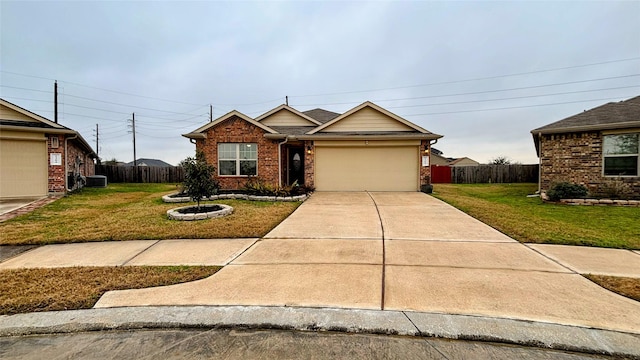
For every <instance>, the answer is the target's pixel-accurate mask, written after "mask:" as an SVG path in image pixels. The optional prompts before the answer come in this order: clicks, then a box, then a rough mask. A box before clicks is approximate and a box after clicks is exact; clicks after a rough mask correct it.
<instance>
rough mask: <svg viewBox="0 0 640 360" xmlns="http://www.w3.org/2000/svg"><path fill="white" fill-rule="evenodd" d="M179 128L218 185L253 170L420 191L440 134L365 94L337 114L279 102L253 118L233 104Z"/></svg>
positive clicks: (352, 186)
mask: <svg viewBox="0 0 640 360" xmlns="http://www.w3.org/2000/svg"><path fill="white" fill-rule="evenodd" d="M183 136H185V137H187V138H189V139H190V140H191V142H192V143H194V144H195V145H196V151H203V152H204V154H205V156H206V159H207V161H208V162H210V163H211V164H214V165H215V167H216V171H217V180H218V181H219V182H220V184H221V187H222V188H223V189H240V188H242V187H243V186H244V184H245V183H246V181H247V180H248V179H249V178H250V177H253V176H256V177H258V178H260V179H262V180H263V181H265V182H266V183H268V184H270V185H272V186H274V187H283V186H286V185H292V184H294V183H297V184H299V185H306V186H310V187H315V188H316V189H317V190H321V191H362V190H371V191H418V190H420V188H421V185H426V184H429V182H430V167H429V164H430V161H429V154H430V146H431V143H432V141H433V140H436V139H439V138H441V137H442V136H441V135H437V134H434V133H431V132H429V131H427V130H425V129H423V128H421V127H419V126H417V125H415V124H413V123H411V122H409V121H407V120H405V119H403V118H401V117H399V116H398V115H395V114H393V113H391V112H389V111H387V110H385V109H383V108H382V107H380V106H378V105H376V104H373V103H371V102H365V103H363V104H361V105H359V106H356V107H355V108H353V109H351V110H349V111H347V112H345V113H344V114H338V113H334V112H331V111H327V110H323V109H314V110H309V111H303V112H300V111H298V110H296V109H294V108H292V107H290V106H287V105H281V106H278V107H276V108H275V109H273V110H271V111H268V112H266V113H265V114H263V115H260V116H258V117H257V118H255V119H254V118H251V117H249V116H247V115H244V114H242V113H240V112H238V111H231V112H229V113H227V114H225V115H223V116H221V117H220V118H218V119H216V120H214V121H212V122H210V123H208V124H206V125H204V126H202V127H200V128H198V129H196V130H194V131H192V132H190V133H188V134H184V135H183Z"/></svg>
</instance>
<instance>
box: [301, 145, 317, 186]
mask: <svg viewBox="0 0 640 360" xmlns="http://www.w3.org/2000/svg"><path fill="white" fill-rule="evenodd" d="M309 148H311V154H309V153H308V152H307V149H309ZM315 154H316V149H315V147H314V146H313V141H312V140H307V141H305V142H304V185H305V186H308V187H311V188H314V187H315V186H316V185H315V176H314V174H315V163H314V160H315Z"/></svg>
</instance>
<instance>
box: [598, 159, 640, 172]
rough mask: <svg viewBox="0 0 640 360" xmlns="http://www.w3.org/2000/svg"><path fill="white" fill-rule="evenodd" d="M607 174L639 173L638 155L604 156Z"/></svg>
mask: <svg viewBox="0 0 640 360" xmlns="http://www.w3.org/2000/svg"><path fill="white" fill-rule="evenodd" d="M604 174H605V175H616V176H620V175H632V176H637V175H638V157H637V156H616V157H607V158H604Z"/></svg>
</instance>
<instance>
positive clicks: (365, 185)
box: [315, 146, 419, 191]
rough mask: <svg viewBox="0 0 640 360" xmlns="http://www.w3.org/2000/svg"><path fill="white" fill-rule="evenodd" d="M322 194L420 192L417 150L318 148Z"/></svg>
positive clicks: (405, 148)
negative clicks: (336, 192)
mask: <svg viewBox="0 0 640 360" xmlns="http://www.w3.org/2000/svg"><path fill="white" fill-rule="evenodd" d="M315 162H316V164H315V173H316V189H317V190H319V191H364V190H368V191H417V190H418V181H419V178H418V176H419V175H418V171H419V167H418V165H419V164H418V147H416V146H395V147H316V160H315Z"/></svg>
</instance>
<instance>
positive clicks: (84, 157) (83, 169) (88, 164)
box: [67, 141, 96, 176]
mask: <svg viewBox="0 0 640 360" xmlns="http://www.w3.org/2000/svg"><path fill="white" fill-rule="evenodd" d="M67 151H68V152H69V156H68V158H67V160H68V161H69V163H68V164H67V173H68V174H69V173H73V170H74V168H75V163H76V157H78V158H80V162H81V163H82V165H80V167H79V170H80V174H81V175H82V176H92V175H95V173H96V168H95V164H94V163H93V159H91V157H89V155H88V154H87V152H86V151H84V150H82V149H80V148H79V147H78V146H77V145H76V143H75V142H74V141H69V142H68V144H67Z"/></svg>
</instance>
